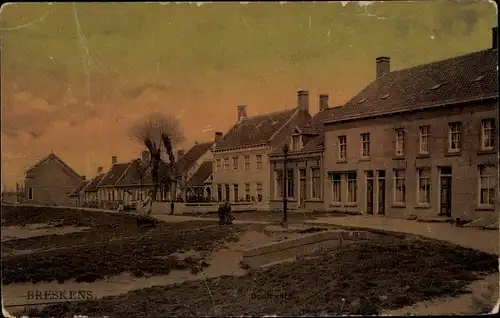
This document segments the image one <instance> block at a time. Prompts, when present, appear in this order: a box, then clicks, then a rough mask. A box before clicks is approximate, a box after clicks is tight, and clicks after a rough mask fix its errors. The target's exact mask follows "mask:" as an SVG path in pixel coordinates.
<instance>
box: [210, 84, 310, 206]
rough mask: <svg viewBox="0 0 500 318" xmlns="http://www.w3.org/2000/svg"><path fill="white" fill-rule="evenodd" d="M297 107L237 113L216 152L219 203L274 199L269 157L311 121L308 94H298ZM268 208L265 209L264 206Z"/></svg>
mask: <svg viewBox="0 0 500 318" xmlns="http://www.w3.org/2000/svg"><path fill="white" fill-rule="evenodd" d="M297 105H298V106H297V107H294V108H291V109H286V110H281V111H277V112H273V113H268V114H262V115H257V116H252V117H248V116H247V111H246V106H245V105H240V106H238V108H237V110H238V112H237V115H238V117H237V122H236V124H235V125H234V126H233V127H232V128H231V129H230V130H229V132H228V133H227V134H226V135H224V137H222V138H221V139H220V141H218V142H217V143H216V145H215V147H214V150H213V156H214V168H213V185H214V187H215V189H214V191H215V195H214V196H215V197H216V199H217V200H218V201H222V200H228V201H231V202H237V201H256V202H257V201H259V199H260V200H262V201H261V202H262V203H260V205H263V206H266V205H269V202H270V199H271V198H273V197H274V194H273V193H272V190H273V189H272V187H271V182H270V177H269V176H270V171H271V165H270V161H269V158H268V155H269V154H270V153H272V152H274V151H276V150H278V149H279V147H280V146H281V145H282V144H283V142H284V140H286V139H288V138H289V136H290V134H291V133H292V132H293V131H294V129H295V127H297V126H303V125H305V124H306V123H307V122H309V121H310V120H311V115H310V114H309V94H308V92H307V91H299V92H298V97H297ZM264 208H265V207H264Z"/></svg>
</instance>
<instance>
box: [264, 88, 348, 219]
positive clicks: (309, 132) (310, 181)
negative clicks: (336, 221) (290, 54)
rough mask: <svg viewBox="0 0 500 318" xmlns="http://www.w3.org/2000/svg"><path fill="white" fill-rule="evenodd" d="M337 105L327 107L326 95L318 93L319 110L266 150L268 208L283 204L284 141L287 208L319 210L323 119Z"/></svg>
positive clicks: (320, 206)
mask: <svg viewBox="0 0 500 318" xmlns="http://www.w3.org/2000/svg"><path fill="white" fill-rule="evenodd" d="M339 109H340V107H338V106H337V107H330V108H329V107H328V95H326V94H322V95H320V96H319V112H318V113H317V114H316V115H314V116H313V117H312V119H311V120H310V121H309V122H308V123H307V124H306V125H303V126H296V127H295V129H294V130H293V131H292V133H291V134H290V136H289V138H287V139H285V140H284V141H283V144H282V145H281V146H280V147H277V149H276V150H275V151H274V152H272V153H271V154H269V162H270V165H271V170H270V174H271V175H270V180H271V188H272V189H273V190H272V191H271V192H272V193H273V196H272V197H271V198H270V208H271V210H280V209H282V208H283V196H284V189H285V186H284V182H285V180H284V171H283V169H284V164H283V163H284V152H283V146H284V145H285V144H287V145H288V149H289V151H288V155H287V172H286V173H287V178H286V195H287V201H288V208H290V209H305V210H323V208H324V202H323V200H324V198H323V181H322V180H323V178H322V176H323V150H324V138H325V134H324V130H323V121H325V120H328V119H330V118H332V117H334V116H335V113H336V112H338V110H339Z"/></svg>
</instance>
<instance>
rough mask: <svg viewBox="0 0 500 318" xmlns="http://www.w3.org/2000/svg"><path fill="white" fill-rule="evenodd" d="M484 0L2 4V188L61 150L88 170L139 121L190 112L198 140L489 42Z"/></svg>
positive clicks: (122, 154)
mask: <svg viewBox="0 0 500 318" xmlns="http://www.w3.org/2000/svg"><path fill="white" fill-rule="evenodd" d="M496 14H497V13H496V7H495V5H494V4H492V3H490V2H489V1H487V0H478V1H472V0H467V1H465V0H462V1H458V0H454V1H447V0H441V1H418V2H417V1H414V2H392V3H390V2H389V1H384V2H377V3H373V4H371V5H367V2H360V3H358V2H349V3H346V2H343V3H341V2H334V3H327V2H320V3H315V4H313V3H282V4H280V3H247V4H240V3H218V4H211V3H205V4H203V5H200V4H196V3H192V4H187V3H183V4H174V3H169V4H160V3H151V4H146V3H142V4H138V3H124V4H116V3H106V4H99V3H95V4H90V3H76V4H75V5H74V6H73V5H72V4H70V3H57V4H56V3H53V4H50V3H32V4H29V3H25V4H10V5H7V6H3V7H2V12H1V14H0V34H1V37H2V39H1V40H2V44H1V45H2V60H1V63H2V64H1V66H2V92H1V93H2V95H1V98H2V123H1V124H2V126H1V132H2V161H1V162H2V166H1V168H2V187H8V188H13V187H15V183H16V182H21V181H22V180H23V177H24V171H25V170H26V169H27V168H28V167H29V166H31V165H33V164H34V163H36V162H37V161H38V160H39V159H41V158H43V157H44V156H46V155H48V154H49V153H50V152H51V151H54V152H55V153H56V154H57V155H59V156H60V157H61V158H62V159H63V160H65V161H66V162H67V163H68V164H69V165H70V166H72V167H73V168H74V169H75V170H76V171H77V172H79V173H80V174H82V175H86V176H88V177H92V176H94V175H95V173H96V170H97V167H98V166H104V168H105V169H108V168H109V166H110V164H111V156H113V155H117V156H118V157H119V160H120V161H128V160H131V159H132V158H135V157H137V156H138V154H139V152H140V151H141V150H142V147H141V145H140V144H138V143H137V142H136V141H135V140H133V138H132V137H131V136H130V133H129V131H130V127H131V126H133V125H134V124H135V123H136V122H137V121H138V120H140V119H141V118H143V117H144V116H145V115H147V114H149V113H151V112H164V113H166V114H172V115H174V116H179V118H180V120H181V123H182V126H183V129H184V133H185V135H186V138H187V141H186V143H185V144H184V145H182V147H183V148H185V149H187V148H188V147H190V146H191V145H192V144H193V143H194V142H195V141H208V140H211V139H212V138H213V135H214V132H215V131H222V132H226V131H227V130H228V129H229V128H230V127H231V126H232V125H233V124H234V123H235V121H236V106H237V105H238V104H246V105H248V106H247V112H248V115H255V114H260V113H264V112H271V111H276V110H281V109H286V108H292V107H295V106H296V92H297V90H300V89H305V90H309V94H310V108H311V112H312V113H315V112H317V109H318V95H319V94H320V93H326V94H329V95H330V104H331V106H333V105H340V104H342V103H344V102H346V101H347V100H348V99H349V97H351V96H352V95H353V94H356V93H357V92H358V91H359V90H360V89H362V88H363V87H364V86H365V85H367V84H368V83H369V82H371V81H373V80H374V77H375V58H376V57H377V56H381V55H384V56H390V57H391V69H400V68H405V67H410V66H414V65H417V64H422V63H426V62H430V61H433V60H438V59H443V58H448V57H452V56H455V55H460V54H465V53H469V52H473V51H478V50H483V49H487V48H490V47H491V28H492V27H493V26H496V23H497V22H496V21H497V17H496Z"/></svg>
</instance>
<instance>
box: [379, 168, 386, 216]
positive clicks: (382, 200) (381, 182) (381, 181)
mask: <svg viewBox="0 0 500 318" xmlns="http://www.w3.org/2000/svg"><path fill="white" fill-rule="evenodd" d="M377 182H378V211H377V212H378V214H381V215H384V214H385V170H379V171H378V178H377Z"/></svg>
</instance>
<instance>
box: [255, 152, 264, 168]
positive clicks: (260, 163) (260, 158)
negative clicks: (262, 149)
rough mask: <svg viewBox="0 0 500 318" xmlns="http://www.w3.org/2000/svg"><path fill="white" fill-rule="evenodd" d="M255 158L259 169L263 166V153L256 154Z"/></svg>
mask: <svg viewBox="0 0 500 318" xmlns="http://www.w3.org/2000/svg"><path fill="white" fill-rule="evenodd" d="M255 160H256V162H257V169H261V168H262V155H256V156H255Z"/></svg>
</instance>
